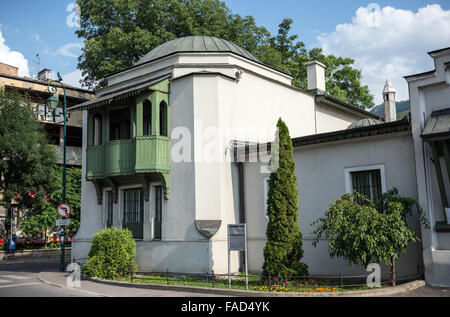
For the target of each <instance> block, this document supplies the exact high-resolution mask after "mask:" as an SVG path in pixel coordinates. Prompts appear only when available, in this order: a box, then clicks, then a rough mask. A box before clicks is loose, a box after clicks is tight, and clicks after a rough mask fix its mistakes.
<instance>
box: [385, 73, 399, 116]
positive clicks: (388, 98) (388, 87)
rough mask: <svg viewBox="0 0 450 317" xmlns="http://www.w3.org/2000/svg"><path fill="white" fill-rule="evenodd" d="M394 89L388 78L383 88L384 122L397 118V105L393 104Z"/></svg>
mask: <svg viewBox="0 0 450 317" xmlns="http://www.w3.org/2000/svg"><path fill="white" fill-rule="evenodd" d="M395 93H396V91H395V89H394V87H393V86H392V82H391V81H390V80H389V78H388V79H387V80H386V84H385V85H384V89H383V100H384V122H391V121H396V120H397V107H396V106H395Z"/></svg>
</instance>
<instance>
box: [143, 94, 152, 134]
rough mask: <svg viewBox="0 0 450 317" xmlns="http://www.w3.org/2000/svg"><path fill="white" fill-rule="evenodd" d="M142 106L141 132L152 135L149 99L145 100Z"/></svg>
mask: <svg viewBox="0 0 450 317" xmlns="http://www.w3.org/2000/svg"><path fill="white" fill-rule="evenodd" d="M143 108H144V109H143V112H144V113H143V117H142V119H143V120H142V123H143V125H142V134H143V135H152V103H151V102H150V101H149V100H145V101H144V103H143Z"/></svg>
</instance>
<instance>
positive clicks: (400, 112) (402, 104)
mask: <svg viewBox="0 0 450 317" xmlns="http://www.w3.org/2000/svg"><path fill="white" fill-rule="evenodd" d="M395 107H396V109H397V119H402V118H403V117H404V116H405V115H406V114H407V113H409V112H410V108H411V105H410V102H409V100H403V101H397V102H396V103H395ZM370 112H372V113H375V114H376V115H379V116H381V117H384V103H382V104H379V105H376V106H375V107H374V108H373V109H370Z"/></svg>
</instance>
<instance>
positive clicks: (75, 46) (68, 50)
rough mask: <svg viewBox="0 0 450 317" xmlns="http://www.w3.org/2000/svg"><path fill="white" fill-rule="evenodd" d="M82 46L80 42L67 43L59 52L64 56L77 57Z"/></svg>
mask: <svg viewBox="0 0 450 317" xmlns="http://www.w3.org/2000/svg"><path fill="white" fill-rule="evenodd" d="M82 47H83V45H82V44H80V43H67V44H65V45H63V46H61V47H60V48H59V49H58V50H57V53H58V54H60V55H62V56H66V57H71V58H77V57H78V55H79V51H80V50H81V48H82Z"/></svg>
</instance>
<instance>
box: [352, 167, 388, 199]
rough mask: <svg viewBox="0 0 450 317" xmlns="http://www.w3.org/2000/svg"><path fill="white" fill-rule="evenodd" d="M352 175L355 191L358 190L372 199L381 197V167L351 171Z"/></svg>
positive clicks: (353, 189)
mask: <svg viewBox="0 0 450 317" xmlns="http://www.w3.org/2000/svg"><path fill="white" fill-rule="evenodd" d="M350 175H351V181H352V191H353V192H355V191H356V192H358V193H360V194H362V195H364V196H366V197H367V198H369V199H370V200H371V201H375V200H377V199H378V198H380V196H381V193H382V189H381V174H380V170H379V169H374V170H368V171H355V172H350Z"/></svg>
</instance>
